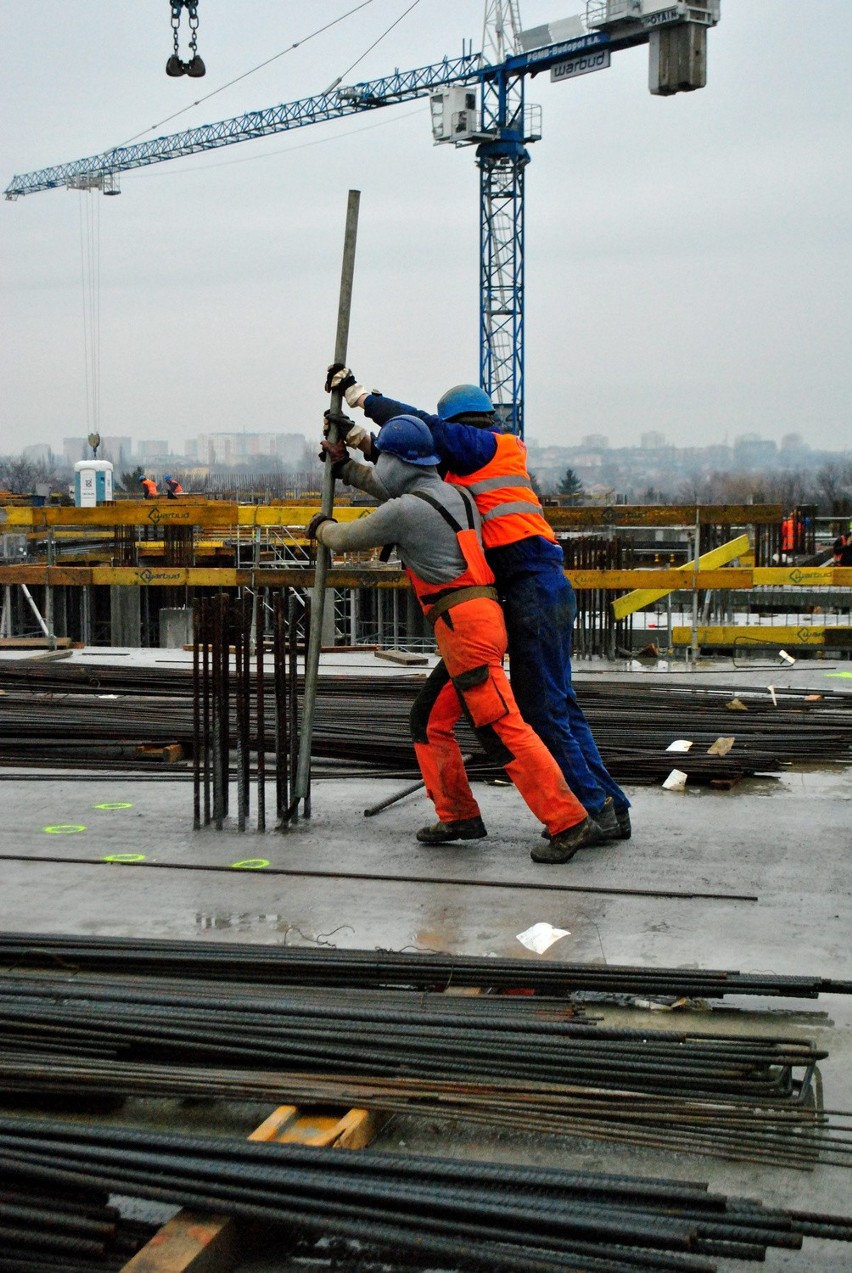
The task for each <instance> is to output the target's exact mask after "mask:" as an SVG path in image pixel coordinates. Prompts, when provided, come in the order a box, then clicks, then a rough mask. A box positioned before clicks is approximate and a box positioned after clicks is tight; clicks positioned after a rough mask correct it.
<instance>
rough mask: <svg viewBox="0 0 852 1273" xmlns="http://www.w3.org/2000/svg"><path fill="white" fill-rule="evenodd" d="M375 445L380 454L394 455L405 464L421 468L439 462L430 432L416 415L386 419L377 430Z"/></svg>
mask: <svg viewBox="0 0 852 1273" xmlns="http://www.w3.org/2000/svg"><path fill="white" fill-rule="evenodd" d="M375 447H376V450H377V451H378V452H379V453H380V454H382V455H395V456H396V457H397V459H400V460H405V462H406V464H418V465H420V466H421V467H422V468H426V467H427V466H428V465H430V464H439V463H440V459H439V457H438V456H437V455H436V454H435V443H434V442H433V441H432V434H431V433H430V431H429V428H428V426H427V425H425V424H424V423H423V421H422V420H418V418H417V416H416V415H395V416H394V417H393V419H392V420H388V422H387V424H386V425H384V426H383V427H382V429H381V430H380V431H379V435H378V437H377V438H376V441H375Z"/></svg>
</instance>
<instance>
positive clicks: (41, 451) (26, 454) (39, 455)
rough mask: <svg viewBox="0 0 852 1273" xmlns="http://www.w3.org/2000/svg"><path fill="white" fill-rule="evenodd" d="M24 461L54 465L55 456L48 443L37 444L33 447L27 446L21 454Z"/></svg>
mask: <svg viewBox="0 0 852 1273" xmlns="http://www.w3.org/2000/svg"><path fill="white" fill-rule="evenodd" d="M21 455H22V457H23V459H25V460H29V462H30V464H48V465H50V464H53V462H54V460H55V458H56V457H55V456H54V454H53V451H52V450H51V448H50V446H49V445H48V444H47V442H36V443H34V444H33V445H32V446H25V447H24V449H23V451H22V452H21Z"/></svg>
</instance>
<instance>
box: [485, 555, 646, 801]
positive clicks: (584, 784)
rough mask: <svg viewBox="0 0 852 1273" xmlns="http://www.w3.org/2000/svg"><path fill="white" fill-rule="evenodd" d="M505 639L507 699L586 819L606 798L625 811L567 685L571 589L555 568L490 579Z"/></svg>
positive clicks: (572, 606)
mask: <svg viewBox="0 0 852 1273" xmlns="http://www.w3.org/2000/svg"><path fill="white" fill-rule="evenodd" d="M498 587H499V588H500V593H501V601H502V602H503V609H504V612H505V616H506V629H507V632H508V635H509V672H510V676H511V681H512V692H513V693H514V695H515V699H516V701H517V704H518V707H519V708H520V709H521V715H522V716H523V718H524V720H525V721H526V722H527V723H528V724H529V725H532V727H533V729H534V730H535V732H536V733H537V734H538V736H539V738H541V740H542V741H543V742H544V743H545V744H546V746H547V748H548V750H549V751H550V753H551V754H552V756H553V757H554V759H555V760H556V763H557V764H558V765H559V768H560V769H561V770H562V773H563V775H564V777H565V781H566V782H567V783H568V785H569V787H570V788H571V790H572V791H573V792H574V794H575V796H576V797H577V799H578V800H579V801H580V802H581V804H583V805H585V807H586V809H587V811H588V812H589V813H590V814H592V816H594V815H595V814H596V813H600V811H601V809H602V808H603V805H604V801H605V800H606V797H607V796H612V798H613V803H614V805H615V808H616V809H626V808H628V807H629V805H630V801H629V800H628V799H627V796H626V795H625V794H624V792H623V791H622V790H621V788H620V787H619V785H618V783H617V782H615V780H614V779H613V778H611V777H610V775H609V773H608V772H607V769H606V766H605V765H604V762H603V760H602V759H601V754H600V752H599V751H598V748H597V744H596V742H595V740H594V738H593V737H592V731H591V729H590V728H589V722H588V721H587V720H586V717H585V715H584V714H583V709H582V708H581V707H580V704H579V703H578V702H577V695H576V694H575V692H574V687H573V685H572V684H571V630H572V628H573V626H574V620H575V619H576V617H577V600H576V597H575V595H574V589H573V588H572V587H571V584H570V583H569V582H568V580H567V579H566V578H565V575H564V574H563V572H562V569H561V568H560V566H559V565H558V564H556V563H554V564H553V566H552V567H547V568H539V569H537V570H535V571H529V572H526V573H522V574H516V575H512V576H511V577H510V578H508V579H506V580H500V579H499V578H498Z"/></svg>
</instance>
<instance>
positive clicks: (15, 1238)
mask: <svg viewBox="0 0 852 1273" xmlns="http://www.w3.org/2000/svg"><path fill="white" fill-rule="evenodd" d="M155 1232H156V1226H155V1225H152V1224H147V1223H144V1222H142V1221H136V1220H129V1219H126V1218H125V1217H123V1216H122V1215H121V1214H120V1213H119V1211H118V1209H117V1208H116V1207H114V1206H110V1205H108V1195H107V1193H106V1191H104V1190H103V1189H101V1188H100V1187H96V1188H92V1187H89V1186H86V1185H83V1184H77V1185H73V1186H69V1185H62V1184H60V1183H59V1182H51V1183H50V1184H44V1183H40V1182H38V1181H37V1180H32V1179H29V1178H27V1177H26V1176H24V1177H23V1178H22V1177H21V1176H20V1175H19V1174H18V1173H17V1172H14V1171H11V1170H10V1169H9V1168H8V1166H7V1165H5V1164H4V1165H3V1166H2V1167H0V1273H68V1271H69V1270H70V1269H73V1270H74V1273H119V1271H120V1270H121V1269H122V1268H123V1267H124V1265H125V1264H126V1262H127V1261H128V1259H130V1257H131V1256H132V1255H134V1254H135V1253H136V1252H137V1251H138V1250H140V1248H141V1247H143V1246H144V1245H145V1244H146V1243H147V1242H148V1241H149V1239H150V1238H151V1237H152V1236H153V1234H154V1233H155Z"/></svg>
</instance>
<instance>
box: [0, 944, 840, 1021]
mask: <svg viewBox="0 0 852 1273" xmlns="http://www.w3.org/2000/svg"><path fill="white" fill-rule="evenodd" d="M0 962H2V965H3V966H4V967H6V968H14V969H24V968H29V969H39V968H40V969H44V970H47V971H56V970H64V971H65V972H66V973H67V974H68V975H69V976H71V975H75V974H78V973H83V972H90V973H99V974H124V975H133V976H139V977H154V978H157V979H165V980H169V979H172V978H198V979H200V980H202V981H204V980H207V979H210V980H215V981H217V982H224V981H246V982H251V983H253V984H254V985H260V984H263V985H272V986H279V987H280V986H294V985H295V986H311V987H317V986H323V987H325V986H341V987H346V988H348V989H350V990H359V989H365V988H372V987H379V986H383V987H386V988H392V987H401V988H405V989H414V990H418V991H422V990H436V991H441V992H442V991H446V990H449V989H451V988H464V987H467V988H470V987H476V988H478V989H490V990H498V991H499V990H531V991H534V992H535V993H536V994H537V995H548V996H565V995H568V994H571V993H572V992H575V991H580V990H586V991H597V992H602V993H610V994H618V995H622V994H639V995H670V996H672V997H674V998H679V997H687V998H691V999H696V998H700V999H716V998H723V997H725V996H728V995H738V996H739V995H748V996H751V995H759V996H761V997H763V996H775V997H785V998H794V999H816V998H817V997H818V996H819V995H821V994H842V995H848V994H852V981H850V980H845V981H844V980H838V979H836V978H829V977H819V976H783V975H779V974H774V973H742V972H737V971H730V970H727V971H726V970H717V969H699V968H651V967H641V966H640V967H635V966H630V965H620V964H611V965H602V966H598V965H596V964H573V963H562V962H559V961H557V960H547V961H546V962H542V961H538V960H536V961H533V960H530V959H506V958H498V957H494V956H490V955H489V956H483V955H450V954H441V953H429V952H423V951H392V950H343V949H337V948H334V949H319V950H318V949H315V948H313V947H309V946H258V945H253V944H251V943H239V942H214V941H208V940H207V939H205V940H204V941H198V940H193V941H177V940H169V939H167V938H137V937H92V936H87V937H79V936H69V935H67V934H54V933H12V932H5V933H4V932H0ZM563 1006H564V1005H563Z"/></svg>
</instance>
